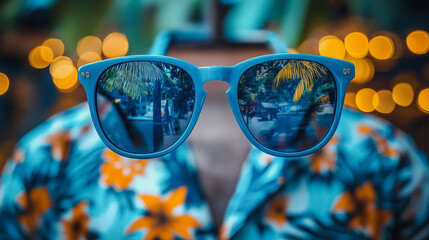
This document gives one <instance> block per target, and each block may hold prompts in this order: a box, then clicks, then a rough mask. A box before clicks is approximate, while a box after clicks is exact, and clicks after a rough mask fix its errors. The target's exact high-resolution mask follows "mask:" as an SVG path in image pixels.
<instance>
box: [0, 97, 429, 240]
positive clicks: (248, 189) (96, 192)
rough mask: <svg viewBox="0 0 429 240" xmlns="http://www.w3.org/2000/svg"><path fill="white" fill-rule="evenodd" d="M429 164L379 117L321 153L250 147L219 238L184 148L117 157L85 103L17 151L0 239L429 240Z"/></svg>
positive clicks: (8, 172)
mask: <svg viewBox="0 0 429 240" xmlns="http://www.w3.org/2000/svg"><path fill="white" fill-rule="evenodd" d="M428 202H429V171H428V161H427V157H426V156H425V155H424V154H423V153H422V152H420V151H418V150H417V149H416V147H415V146H414V143H413V141H412V139H410V137H409V136H407V135H406V134H404V133H403V132H401V131H399V130H397V129H395V128H394V127H393V126H392V125H391V124H389V123H388V122H386V121H384V120H381V119H379V118H376V117H373V116H370V115H365V114H362V113H358V112H355V111H352V110H349V109H344V110H343V114H342V117H341V120H340V123H339V126H338V130H337V132H336V134H335V136H334V137H333V138H332V140H331V141H330V142H329V143H328V145H327V146H325V147H324V148H323V149H322V150H320V151H319V152H317V153H315V154H313V155H311V156H307V157H301V158H293V159H285V158H278V157H273V156H269V155H267V154H265V153H263V152H261V151H260V150H258V149H256V148H251V150H250V153H249V156H248V159H247V160H246V161H245V162H244V164H243V166H242V170H241V173H240V176H239V180H238V183H237V185H236V190H235V193H234V194H233V196H232V197H231V199H230V201H229V203H228V207H227V210H226V212H225V216H224V221H223V223H222V226H221V228H220V229H218V228H216V227H215V226H214V224H213V220H212V217H211V213H210V210H209V209H210V208H209V206H208V203H207V202H206V201H205V199H204V195H203V193H202V190H201V189H200V188H199V184H198V177H197V170H196V166H195V163H194V159H193V155H192V152H191V149H190V148H189V146H188V145H187V144H183V145H182V146H180V147H179V148H178V149H177V150H176V151H175V152H173V153H171V154H169V155H166V156H164V157H162V158H156V159H150V160H141V159H140V160H139V159H130V158H125V157H122V156H119V155H117V154H116V153H113V152H112V151H111V150H109V149H107V148H106V146H105V145H104V144H103V143H102V142H101V140H100V139H99V137H98V135H97V133H96V131H95V129H94V127H93V125H92V123H91V118H90V114H89V110H88V105H87V104H82V105H79V106H77V107H75V108H73V109H69V110H67V111H65V112H63V113H60V114H57V115H55V116H54V117H52V118H51V119H49V120H48V121H46V122H45V123H43V124H42V125H40V126H39V127H37V128H36V129H34V130H33V131H31V132H30V133H28V134H27V135H26V136H25V137H24V138H23V139H22V140H21V141H20V142H19V144H18V146H17V148H16V151H15V153H14V154H12V156H11V158H10V159H9V161H8V163H7V164H6V166H5V168H4V169H3V173H2V175H1V180H0V239H207V240H208V239H216V238H218V239H407V240H408V239H417V240H419V239H429V205H428Z"/></svg>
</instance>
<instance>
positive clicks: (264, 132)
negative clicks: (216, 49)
mask: <svg viewBox="0 0 429 240" xmlns="http://www.w3.org/2000/svg"><path fill="white" fill-rule="evenodd" d="M238 98H239V106H240V111H241V114H242V117H243V119H244V122H245V124H246V126H247V128H248V129H249V131H250V132H251V133H252V135H253V136H254V137H255V138H256V140H257V141H258V142H260V143H261V144H263V145H264V146H266V147H268V148H270V149H273V150H277V151H283V152H294V151H302V150H305V149H308V148H310V147H312V146H314V145H316V144H317V143H318V142H319V141H320V140H321V139H322V138H323V136H324V135H325V134H326V132H327V131H328V130H329V128H330V126H331V125H332V122H333V119H334V115H335V104H336V87H335V81H334V78H333V76H332V74H331V73H330V72H329V70H328V69H327V68H326V67H325V66H323V65H320V64H318V63H315V62H310V61H302V60H276V61H270V62H264V63H261V64H258V65H256V66H253V67H251V68H250V69H248V70H246V71H245V72H244V73H243V75H242V76H241V79H240V83H239V86H238Z"/></svg>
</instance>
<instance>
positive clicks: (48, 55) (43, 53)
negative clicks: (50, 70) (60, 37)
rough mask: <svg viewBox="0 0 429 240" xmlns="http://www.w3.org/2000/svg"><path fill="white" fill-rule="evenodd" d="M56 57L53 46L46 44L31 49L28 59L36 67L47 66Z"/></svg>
mask: <svg viewBox="0 0 429 240" xmlns="http://www.w3.org/2000/svg"><path fill="white" fill-rule="evenodd" d="M53 59H54V53H53V52H52V50H51V48H49V47H46V46H37V47H35V48H33V49H32V50H31V51H30V54H29V56H28V60H29V62H30V65H31V66H32V67H34V68H39V69H40V68H45V67H47V66H49V64H50V63H51V62H52V60H53Z"/></svg>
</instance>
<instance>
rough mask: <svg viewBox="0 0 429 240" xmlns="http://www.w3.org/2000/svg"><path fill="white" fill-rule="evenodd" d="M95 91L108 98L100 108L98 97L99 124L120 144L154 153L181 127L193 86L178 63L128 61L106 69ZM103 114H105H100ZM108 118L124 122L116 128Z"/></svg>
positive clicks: (176, 136) (175, 136)
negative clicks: (105, 111)
mask: <svg viewBox="0 0 429 240" xmlns="http://www.w3.org/2000/svg"><path fill="white" fill-rule="evenodd" d="M97 93H98V95H99V96H100V97H98V98H101V96H102V98H105V99H107V101H109V102H110V104H111V105H112V107H110V108H109V109H110V112H109V113H107V115H112V116H108V117H105V118H103V117H102V116H104V115H106V113H104V112H103V108H102V104H101V101H97V108H98V114H99V118H100V123H101V126H102V128H103V130H104V132H105V134H106V136H107V138H108V139H109V140H110V141H111V142H112V143H113V144H115V145H116V146H118V147H119V148H121V149H123V150H126V151H129V152H135V153H153V152H158V151H161V150H164V149H166V148H168V147H169V146H171V145H172V144H174V143H175V142H176V141H177V140H178V139H179V138H180V136H181V135H182V134H183V132H184V130H185V129H186V127H187V125H188V123H189V120H190V118H191V114H192V111H193V107H194V106H193V102H194V101H195V99H194V98H195V90H194V85H193V82H192V79H191V77H190V76H189V74H188V73H187V72H186V71H184V70H183V69H181V68H178V67H176V66H174V65H170V64H164V63H157V62H142V61H141V62H129V63H123V64H118V65H115V66H113V67H110V68H109V69H107V70H106V71H105V72H104V73H103V74H102V76H101V77H100V80H99V81H98V83H97ZM103 119H104V120H103ZM110 122H113V123H118V124H119V123H120V124H119V125H121V124H122V125H123V127H122V128H120V129H121V130H118V128H117V127H115V124H113V123H112V124H111V123H110Z"/></svg>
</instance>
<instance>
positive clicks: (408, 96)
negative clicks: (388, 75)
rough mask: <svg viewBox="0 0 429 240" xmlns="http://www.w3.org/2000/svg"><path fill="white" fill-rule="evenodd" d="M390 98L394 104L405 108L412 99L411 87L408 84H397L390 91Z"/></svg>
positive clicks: (412, 91)
mask: <svg viewBox="0 0 429 240" xmlns="http://www.w3.org/2000/svg"><path fill="white" fill-rule="evenodd" d="M392 97H393V100H394V101H395V103H396V104H398V105H399V106H402V107H407V106H409V105H410V104H411V102H412V101H413V98H414V90H413V87H412V86H411V85H410V84H409V83H398V84H396V85H395V86H394V87H393V89H392Z"/></svg>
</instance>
